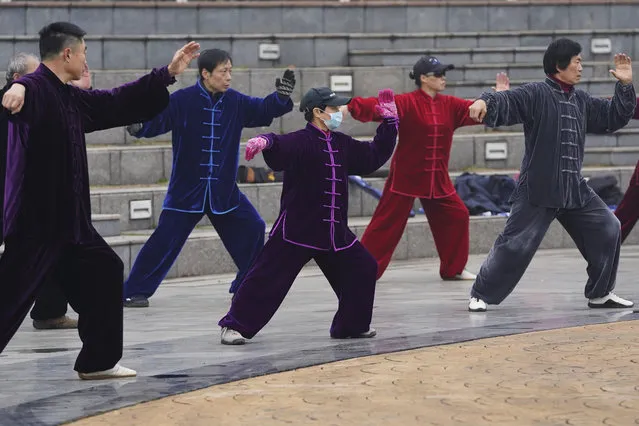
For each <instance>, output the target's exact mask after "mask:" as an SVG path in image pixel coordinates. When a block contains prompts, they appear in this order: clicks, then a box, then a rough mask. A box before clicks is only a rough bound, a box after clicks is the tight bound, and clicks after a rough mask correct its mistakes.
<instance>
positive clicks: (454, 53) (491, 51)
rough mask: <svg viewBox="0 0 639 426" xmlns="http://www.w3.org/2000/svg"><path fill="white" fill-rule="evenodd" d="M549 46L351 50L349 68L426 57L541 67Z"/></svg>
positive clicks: (412, 61) (411, 61)
mask: <svg viewBox="0 0 639 426" xmlns="http://www.w3.org/2000/svg"><path fill="white" fill-rule="evenodd" d="M546 47H547V46H513V45H512V44H508V45H507V47H501V46H500V47H497V46H495V47H470V48H469V47H442V48H426V49H424V48H410V49H383V48H381V49H380V48H374V49H350V50H349V51H348V64H349V65H350V66H358V67H367V66H406V65H413V64H415V62H416V61H417V60H418V59H419V58H420V57H422V56H423V55H424V54H428V55H433V56H437V57H438V58H439V60H440V61H444V62H447V63H451V64H485V63H491V62H493V63H495V62H496V63H504V62H506V63H527V64H535V63H536V64H541V63H542V59H543V55H544V52H545V51H546Z"/></svg>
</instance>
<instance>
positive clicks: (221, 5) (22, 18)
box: [0, 0, 635, 50]
mask: <svg viewBox="0 0 639 426" xmlns="http://www.w3.org/2000/svg"><path fill="white" fill-rule="evenodd" d="M633 3H634V0H615V1H614V2H612V1H608V0H606V1H604V0H598V1H587V2H583V1H560V2H557V1H553V2H550V1H548V0H526V1H523V0H522V1H510V0H491V1H486V0H480V1H478V0H474V1H463V0H462V1H459V0H457V1H455V0H447V1H423V0H422V1H414V0H408V1H400V2H398V1H396V0H393V1H388V0H386V1H349V2H337V1H335V0H332V1H301V2H300V1H297V2H296V1H272V0H271V1H268V0H260V1H234V2H220V1H218V2H213V1H199V2H194V1H189V2H179V4H176V2H175V1H159V2H154V3H152V4H149V2H148V1H128V2H127V1H115V2H109V1H104V2H102V1H93V2H83V1H74V2H68V3H63V2H57V1H56V2H51V1H42V2H39V1H35V2H33V3H31V2H13V3H11V2H9V3H6V2H4V4H3V5H2V9H0V13H1V14H2V16H3V18H4V19H3V25H2V33H3V34H29V35H32V34H36V33H37V31H38V30H39V29H40V28H41V26H42V25H43V24H44V23H46V22H50V21H51V20H52V19H58V20H63V21H72V22H80V23H81V24H82V25H83V26H84V27H85V28H90V29H92V31H91V34H92V35H95V34H117V35H122V34H140V35H146V34H152V35H155V34H165V33H170V34H183V37H184V38H186V37H188V36H187V35H191V37H193V38H196V39H197V38H198V37H200V36H201V35H203V34H207V35H208V34H211V33H213V34H217V35H219V36H222V37H226V38H228V37H229V35H230V34H238V33H239V34H254V33H271V34H268V35H272V33H291V34H298V33H305V34H315V35H319V34H334V33H340V32H346V31H348V32H351V33H382V32H386V33H388V32H392V33H409V32H426V31H431V32H432V31H437V32H447V33H449V34H455V33H458V32H468V31H475V32H486V31H509V32H515V31H521V30H524V31H525V32H529V31H526V30H535V31H530V32H531V33H533V34H534V33H537V32H538V31H540V30H543V31H547V32H553V31H554V30H557V29H565V30H567V29H569V28H577V29H582V28H590V29H592V28H610V29H622V28H634V27H635V16H634V14H633V12H634V9H633V7H634V4H633ZM584 4H587V7H584ZM569 31H572V32H577V31H579V30H567V31H566V32H569ZM265 35H267V34H265ZM114 50H115V48H114Z"/></svg>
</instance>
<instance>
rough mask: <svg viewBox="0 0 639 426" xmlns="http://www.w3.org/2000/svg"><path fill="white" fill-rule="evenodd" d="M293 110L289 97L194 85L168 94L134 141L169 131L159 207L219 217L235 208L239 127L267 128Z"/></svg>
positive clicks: (240, 130) (240, 132) (198, 83)
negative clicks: (165, 183)
mask: <svg viewBox="0 0 639 426" xmlns="http://www.w3.org/2000/svg"><path fill="white" fill-rule="evenodd" d="M292 109H293V102H292V101H291V100H290V98H280V96H279V95H278V94H277V93H275V92H274V93H272V94H270V95H268V96H267V97H265V98H254V97H251V96H247V95H244V94H242V93H240V92H237V91H235V90H233V89H228V90H227V91H226V92H224V93H221V94H220V93H218V94H215V95H211V93H210V92H208V91H207V90H206V89H205V88H204V87H203V86H202V84H201V82H200V81H198V82H197V83H196V84H194V85H193V86H191V87H187V88H185V89H181V90H178V91H176V92H174V93H173V94H171V98H170V101H169V106H168V107H167V108H166V109H165V110H164V111H162V113H160V114H159V115H158V116H156V117H155V118H153V119H152V120H150V121H147V122H145V123H144V125H143V127H142V129H141V130H140V131H139V132H138V133H137V134H136V135H135V136H136V137H153V136H157V135H161V134H163V133H167V132H169V131H172V139H173V170H172V172H171V179H170V182H169V188H168V191H167V194H166V198H165V199H164V205H163V207H164V208H165V209H169V210H177V211H183V212H203V211H204V210H205V208H204V207H205V206H204V203H205V200H207V199H208V202H209V207H210V209H211V211H212V212H213V213H217V214H224V213H228V212H229V211H231V210H233V209H235V208H236V207H237V206H238V204H239V195H240V191H239V189H238V187H237V184H236V176H237V168H238V162H239V147H240V137H241V134H242V129H243V128H244V127H260V126H268V125H270V124H271V123H272V122H273V119H274V118H276V117H280V116H282V115H284V114H286V113H287V112H289V111H291V110H292Z"/></svg>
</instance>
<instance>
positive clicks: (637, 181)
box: [615, 162, 639, 243]
mask: <svg viewBox="0 0 639 426" xmlns="http://www.w3.org/2000/svg"><path fill="white" fill-rule="evenodd" d="M615 216H617V219H619V222H621V242H622V243H623V242H624V241H625V240H626V238H628V235H629V234H630V231H632V228H634V226H635V224H636V223H637V220H638V219H639V162H637V166H636V167H635V171H634V173H633V174H632V177H631V178H630V183H629V185H628V189H627V190H626V192H625V194H624V195H623V198H622V199H621V202H620V203H619V205H618V206H617V209H616V210H615Z"/></svg>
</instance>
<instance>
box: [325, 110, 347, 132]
mask: <svg viewBox="0 0 639 426" xmlns="http://www.w3.org/2000/svg"><path fill="white" fill-rule="evenodd" d="M324 112H326V111H324ZM327 114H329V115H330V116H331V118H329V119H328V120H324V119H322V121H323V122H324V124H326V127H328V129H329V130H335V129H337V128H338V127H339V126H340V124H342V119H343V114H342V111H337V112H331V113H327Z"/></svg>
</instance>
